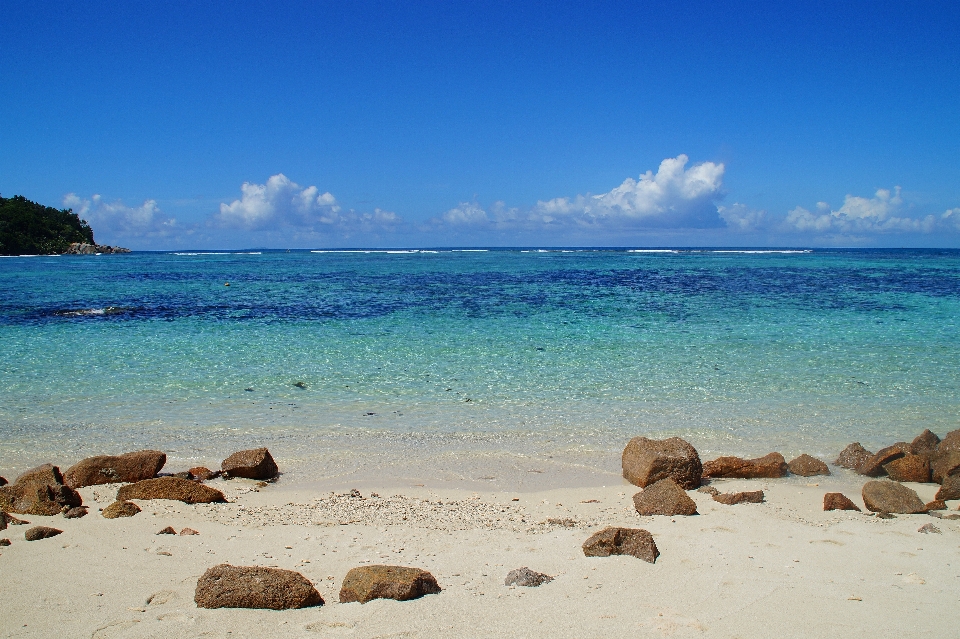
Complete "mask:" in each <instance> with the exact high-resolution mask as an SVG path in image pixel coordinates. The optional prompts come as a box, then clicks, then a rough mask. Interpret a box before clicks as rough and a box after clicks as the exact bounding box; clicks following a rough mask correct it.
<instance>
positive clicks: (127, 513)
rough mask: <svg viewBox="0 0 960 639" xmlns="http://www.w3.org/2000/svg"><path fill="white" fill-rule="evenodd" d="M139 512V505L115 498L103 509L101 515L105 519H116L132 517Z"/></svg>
mask: <svg viewBox="0 0 960 639" xmlns="http://www.w3.org/2000/svg"><path fill="white" fill-rule="evenodd" d="M139 512H140V506H137V505H136V504H135V503H133V502H132V501H122V500H117V501H115V502H113V503H112V504H110V505H109V506H107V507H106V508H104V509H103V516H104V518H106V519H117V518H118V517H133V516H134V515H136V514H137V513H139Z"/></svg>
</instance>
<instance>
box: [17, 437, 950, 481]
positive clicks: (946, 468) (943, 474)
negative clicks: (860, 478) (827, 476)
mask: <svg viewBox="0 0 960 639" xmlns="http://www.w3.org/2000/svg"><path fill="white" fill-rule="evenodd" d="M944 441H946V440H944ZM930 470H931V473H930V474H931V477H932V479H933V482H934V483H935V484H942V483H943V482H944V481H946V479H947V477H950V476H952V475H960V451H957V450H948V451H945V452H939V451H938V452H937V454H936V455H935V456H934V458H933V462H931V464H930ZM0 490H3V489H2V488H0Z"/></svg>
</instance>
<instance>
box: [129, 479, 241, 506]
mask: <svg viewBox="0 0 960 639" xmlns="http://www.w3.org/2000/svg"><path fill="white" fill-rule="evenodd" d="M117 499H118V500H127V499H173V500H176V501H182V502H184V503H186V504H208V503H212V502H225V501H227V500H226V498H225V497H224V496H223V493H221V492H220V491H219V490H217V489H215V488H210V487H209V486H204V485H203V484H198V483H197V482H195V481H190V480H189V479H180V478H179V477H157V478H156V479H144V480H143V481H138V482H137V483H135V484H129V485H127V486H124V487H123V488H121V489H120V490H119V491H118V492H117Z"/></svg>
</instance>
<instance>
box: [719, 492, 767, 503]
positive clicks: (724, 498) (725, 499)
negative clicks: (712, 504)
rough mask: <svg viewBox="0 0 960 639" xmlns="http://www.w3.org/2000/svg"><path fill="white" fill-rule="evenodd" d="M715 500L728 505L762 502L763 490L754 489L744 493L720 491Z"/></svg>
mask: <svg viewBox="0 0 960 639" xmlns="http://www.w3.org/2000/svg"><path fill="white" fill-rule="evenodd" d="M713 501H718V502H720V503H721V504H726V505H727V506H735V505H737V504H762V503H763V491H762V490H753V491H749V492H743V493H719V494H717V495H714V496H713Z"/></svg>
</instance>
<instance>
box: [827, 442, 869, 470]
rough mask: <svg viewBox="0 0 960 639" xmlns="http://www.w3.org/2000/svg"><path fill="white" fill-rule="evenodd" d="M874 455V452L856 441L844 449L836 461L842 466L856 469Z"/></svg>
mask: <svg viewBox="0 0 960 639" xmlns="http://www.w3.org/2000/svg"><path fill="white" fill-rule="evenodd" d="M871 457H873V453H871V452H870V451H869V450H867V449H866V448H864V447H863V446H861V445H860V442H854V443H852V444H850V445H849V446H847V447H846V448H844V449H843V451H842V452H841V453H840V456H839V457H837V461H836V462H834V463H835V464H836V465H837V466H840V467H841V468H849V469H850V470H856V469H858V468H860V467H861V466H863V463H864V462H865V461H867V460H868V459H870V458H871Z"/></svg>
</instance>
